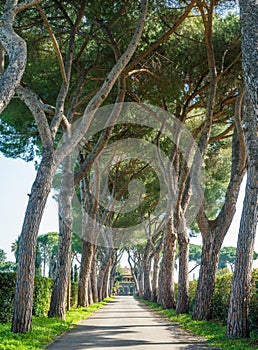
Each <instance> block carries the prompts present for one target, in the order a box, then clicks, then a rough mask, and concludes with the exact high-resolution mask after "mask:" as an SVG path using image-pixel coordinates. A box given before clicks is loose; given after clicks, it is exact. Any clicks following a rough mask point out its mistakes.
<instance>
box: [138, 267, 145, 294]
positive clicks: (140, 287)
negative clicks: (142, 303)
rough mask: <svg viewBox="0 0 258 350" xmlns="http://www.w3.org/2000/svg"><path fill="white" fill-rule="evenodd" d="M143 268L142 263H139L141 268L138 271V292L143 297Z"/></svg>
mask: <svg viewBox="0 0 258 350" xmlns="http://www.w3.org/2000/svg"><path fill="white" fill-rule="evenodd" d="M143 283H144V282H143V269H142V267H141V265H140V264H139V268H138V271H137V284H138V288H139V289H138V292H139V293H138V294H139V298H142V297H143V290H144V289H143V286H144V284H143Z"/></svg>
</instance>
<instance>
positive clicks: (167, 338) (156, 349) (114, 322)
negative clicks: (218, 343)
mask: <svg viewBox="0 0 258 350" xmlns="http://www.w3.org/2000/svg"><path fill="white" fill-rule="evenodd" d="M47 349H49V350H68V349H69V350H81V349H94V350H107V349H110V350H112V349H121V350H122V349H123V350H165V349H170V350H177V349H180V350H181V349H185V350H186V349H187V350H199V349H200V350H208V349H209V347H208V346H207V344H206V343H205V342H203V341H201V340H199V339H198V338H195V337H193V336H191V335H189V334H188V333H186V332H184V331H183V330H181V329H179V328H177V327H176V326H175V325H173V324H171V323H167V322H166V321H165V320H164V319H161V318H160V317H158V316H155V315H154V313H153V312H152V311H151V310H149V308H147V307H146V306H145V305H143V304H142V303H140V302H138V301H136V300H134V298H133V297H122V296H120V297H116V298H115V299H114V300H113V301H111V302H110V303H108V304H107V305H105V306H104V307H103V308H102V309H100V310H98V311H97V312H96V313H94V314H93V315H92V316H91V317H90V318H88V319H87V320H85V321H82V322H80V323H79V324H78V325H77V326H75V327H74V328H73V329H72V330H71V331H69V332H67V333H66V334H65V335H64V336H62V337H61V338H60V339H59V340H58V341H56V342H55V343H53V344H52V345H50V346H49V347H48V348H47Z"/></svg>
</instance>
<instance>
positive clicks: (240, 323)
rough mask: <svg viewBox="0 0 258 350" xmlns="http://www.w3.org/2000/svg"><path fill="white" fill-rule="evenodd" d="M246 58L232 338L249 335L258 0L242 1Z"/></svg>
mask: <svg viewBox="0 0 258 350" xmlns="http://www.w3.org/2000/svg"><path fill="white" fill-rule="evenodd" d="M239 4H240V17H241V25H242V57H243V60H242V62H243V71H244V80H245V87H246V98H245V114H244V125H245V129H244V133H245V142H246V148H247V184H246V192H245V199H244V205H243V211H242V217H241V222H240V229H239V236H238V243H237V257H236V264H235V272H234V276H233V283H232V291H231V296H230V306H229V313H228V322H227V336H228V337H248V336H249V325H248V301H249V294H250V280H251V270H252V260H253V250H254V240H255V234H256V226H257V199H258V161H257V159H258V139H257V117H258V115H257V101H258V96H257V91H258V84H257V76H258V68H257V43H258V32H257V16H258V5H257V1H255V0H245V1H243V0H240V1H239Z"/></svg>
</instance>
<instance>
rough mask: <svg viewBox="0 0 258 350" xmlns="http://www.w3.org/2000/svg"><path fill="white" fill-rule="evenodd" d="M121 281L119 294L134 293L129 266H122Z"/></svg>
mask: <svg viewBox="0 0 258 350" xmlns="http://www.w3.org/2000/svg"><path fill="white" fill-rule="evenodd" d="M121 275H122V276H121V277H122V279H121V281H120V283H119V289H118V294H119V295H134V291H135V283H134V279H133V276H132V273H131V269H130V268H129V267H124V268H122V273H121Z"/></svg>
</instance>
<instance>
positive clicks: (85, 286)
mask: <svg viewBox="0 0 258 350" xmlns="http://www.w3.org/2000/svg"><path fill="white" fill-rule="evenodd" d="M93 254H94V247H93V244H92V243H91V242H87V241H84V240H83V241H82V257H81V270H80V278H79V286H78V306H83V307H85V306H88V305H89V295H88V292H89V281H90V273H91V263H92V259H93Z"/></svg>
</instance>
